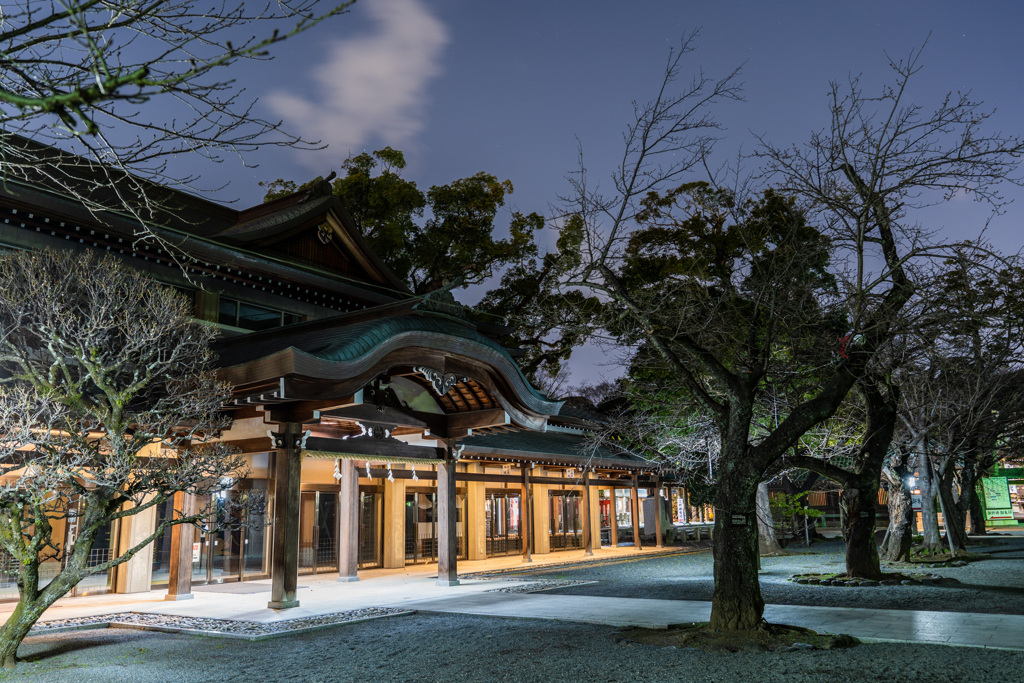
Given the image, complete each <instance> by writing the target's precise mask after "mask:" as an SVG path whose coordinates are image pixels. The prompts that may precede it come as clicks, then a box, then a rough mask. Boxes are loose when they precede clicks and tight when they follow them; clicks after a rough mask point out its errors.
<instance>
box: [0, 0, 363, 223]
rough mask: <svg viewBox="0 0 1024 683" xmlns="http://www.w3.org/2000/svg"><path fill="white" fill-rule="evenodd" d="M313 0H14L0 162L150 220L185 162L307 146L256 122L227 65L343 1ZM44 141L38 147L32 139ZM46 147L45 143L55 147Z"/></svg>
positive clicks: (3, 20)
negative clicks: (176, 161) (324, 1)
mask: <svg viewBox="0 0 1024 683" xmlns="http://www.w3.org/2000/svg"><path fill="white" fill-rule="evenodd" d="M317 4H318V3H317V2H316V0H276V1H275V0H261V1H260V2H224V1H223V0H203V1H201V2H193V1H192V0H154V1H152V2H135V1H134V0H72V1H70V2H58V1H57V0H44V1H40V0H20V1H18V2H5V3H4V5H3V11H2V14H0V60H2V64H3V68H2V69H0V122H2V125H0V161H2V164H3V178H4V180H6V181H10V180H15V181H27V182H30V183H33V182H45V184H46V185H47V186H48V187H51V188H53V189H56V190H57V191H60V192H63V193H66V194H68V195H70V196H71V197H74V198H75V199H76V200H77V201H79V202H82V203H84V204H85V205H86V206H87V207H88V208H89V209H90V210H92V211H93V212H94V213H99V212H102V211H117V212H121V213H124V212H127V213H128V214H129V215H131V216H133V217H134V218H136V219H137V220H138V221H139V222H140V226H139V234H140V236H147V237H152V233H151V232H148V231H147V229H146V227H145V224H146V223H148V222H150V221H156V222H159V221H160V219H161V218H162V217H164V216H165V214H164V213H162V212H165V211H173V210H174V209H175V208H176V207H175V206H166V205H164V204H166V202H167V201H168V197H169V195H168V193H166V192H165V191H161V188H160V186H161V185H177V186H179V187H182V186H183V187H186V188H191V189H197V187H196V184H195V181H196V180H197V176H196V175H195V170H194V165H190V167H189V169H188V170H185V169H184V168H183V167H181V166H180V165H178V166H173V167H172V165H171V164H170V163H169V162H170V161H171V160H172V159H173V158H174V157H175V156H177V155H181V154H188V155H190V157H191V158H206V159H208V160H210V161H213V162H219V161H222V160H223V159H224V158H225V156H226V155H238V156H244V155H245V154H246V153H247V152H251V151H253V150H255V149H256V148H258V147H261V146H265V145H284V146H293V147H316V144H315V143H313V144H311V143H309V142H307V141H303V140H301V139H300V138H297V137H294V136H292V135H290V134H288V133H287V132H285V131H284V130H283V128H282V126H281V123H280V122H275V121H270V120H266V119H263V118H260V117H259V116H258V115H257V114H256V113H255V110H254V104H255V102H254V100H252V99H251V98H249V96H248V95H247V94H246V93H245V92H244V89H243V88H242V87H240V86H239V85H238V83H237V82H236V80H235V79H234V78H233V76H232V75H231V74H232V71H231V69H230V67H232V66H234V65H236V64H237V63H239V62H241V61H245V60H264V59H268V58H269V54H268V52H267V49H268V48H270V47H271V46H273V45H275V44H276V43H279V42H281V41H283V40H285V39H287V38H289V37H293V36H295V35H297V34H299V33H302V32H304V31H307V30H309V29H310V28H312V27H314V26H315V25H317V24H318V23H320V22H321V21H323V20H324V19H326V18H328V17H331V16H334V15H337V14H340V13H342V12H344V11H345V9H346V8H347V7H348V6H349V5H351V2H343V3H342V4H340V5H337V6H334V7H332V8H330V9H327V10H326V11H324V10H323V9H318V8H317ZM40 143H43V144H40ZM44 145H53V146H55V147H57V148H59V149H60V150H63V151H64V152H66V153H64V154H61V153H60V152H58V151H55V150H53V149H48V148H47V147H45V146H44Z"/></svg>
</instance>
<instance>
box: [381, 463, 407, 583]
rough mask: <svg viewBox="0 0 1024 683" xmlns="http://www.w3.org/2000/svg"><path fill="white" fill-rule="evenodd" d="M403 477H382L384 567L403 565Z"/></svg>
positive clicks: (400, 566)
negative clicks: (390, 479)
mask: <svg viewBox="0 0 1024 683" xmlns="http://www.w3.org/2000/svg"><path fill="white" fill-rule="evenodd" d="M405 481H406V480H405V479H395V480H394V481H388V480H387V479H386V478H385V479H384V568H385V569H401V568H402V567H404V566H405Z"/></svg>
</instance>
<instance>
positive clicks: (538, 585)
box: [484, 579, 597, 593]
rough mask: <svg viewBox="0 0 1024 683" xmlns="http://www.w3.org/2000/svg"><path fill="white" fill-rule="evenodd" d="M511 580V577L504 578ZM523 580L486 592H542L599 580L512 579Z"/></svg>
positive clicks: (583, 584)
mask: <svg viewBox="0 0 1024 683" xmlns="http://www.w3.org/2000/svg"><path fill="white" fill-rule="evenodd" d="M490 580H495V581H501V580H503V579H490ZM504 580H505V581H509V580H510V579H504ZM512 580H515V581H521V582H522V583H520V584H519V585H517V586H505V587H504V588H492V589H490V590H487V591H484V592H485V593H540V592H541V591H548V590H553V589H555V588H566V587H568V586H585V585H587V584H589V583H597V581H585V580H583V579H538V580H531V579H512Z"/></svg>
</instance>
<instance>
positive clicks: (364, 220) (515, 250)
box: [265, 147, 588, 379]
mask: <svg viewBox="0 0 1024 683" xmlns="http://www.w3.org/2000/svg"><path fill="white" fill-rule="evenodd" d="M405 166H406V162H405V156H404V155H403V154H402V152H400V151H398V150H395V149H392V148H391V147H385V148H384V149H380V150H377V151H375V152H373V153H372V154H369V153H366V152H364V153H361V154H357V155H355V156H352V157H350V158H349V159H347V160H345V162H344V163H343V164H342V174H341V175H340V176H339V177H338V178H336V179H333V182H332V188H333V191H334V194H335V195H336V196H337V197H338V198H339V199H341V201H342V203H343V205H344V207H345V210H346V211H348V213H349V215H350V216H351V217H352V220H353V221H354V222H355V224H356V226H357V227H358V228H359V230H360V231H361V232H362V234H363V235H364V236H365V237H366V239H367V241H368V242H369V244H370V246H371V247H372V248H373V249H374V251H375V252H376V253H377V255H378V256H380V257H381V259H382V260H383V261H384V262H385V263H386V264H387V265H388V266H389V267H390V268H391V269H392V270H393V271H394V272H395V274H396V275H398V277H399V278H401V279H403V280H405V281H407V282H408V283H409V284H410V287H411V289H412V290H413V292H414V293H415V294H419V295H426V294H430V293H432V292H437V291H439V290H458V289H463V288H466V287H469V286H471V285H482V284H485V283H487V282H489V281H490V280H491V279H492V278H494V277H495V276H496V275H498V274H499V273H500V275H501V279H500V282H499V284H498V286H496V287H495V288H494V289H492V290H490V291H489V292H488V293H487V294H486V295H485V296H484V297H483V300H482V301H481V302H480V304H479V305H478V306H476V307H475V310H474V311H473V312H471V313H470V314H469V315H470V316H471V317H473V318H474V319H476V320H478V321H480V322H483V323H488V324H491V325H497V327H495V328H494V329H495V330H496V331H497V332H498V333H500V334H501V336H502V338H503V342H504V343H505V344H506V345H508V346H511V347H513V348H519V349H522V354H523V358H522V363H521V365H522V367H523V371H524V372H525V373H526V374H527V376H530V377H531V378H534V379H539V378H540V376H541V375H546V376H555V375H557V374H558V372H559V371H560V369H561V367H562V363H563V362H564V361H565V360H566V359H568V358H569V356H570V354H571V353H572V348H573V347H574V346H576V345H577V344H578V343H579V341H580V339H581V336H582V333H581V332H580V331H579V329H580V325H579V324H576V325H567V324H566V323H567V321H571V320H578V319H580V316H581V314H582V312H584V311H585V310H586V305H587V303H588V302H587V301H586V300H585V298H584V297H581V296H579V295H571V296H569V297H562V296H560V295H557V294H555V293H553V292H552V290H551V284H552V282H553V278H554V276H555V275H556V273H555V271H554V264H555V263H556V261H555V260H554V259H553V258H551V257H549V258H541V257H540V256H539V254H538V249H537V245H536V242H535V235H536V233H537V232H538V231H540V230H541V229H542V228H543V227H544V223H545V221H544V218H543V216H541V215H540V214H538V213H529V214H523V213H520V212H518V211H513V212H512V213H511V217H510V220H509V222H508V224H507V226H505V227H500V226H499V225H498V217H499V213H500V210H501V209H502V208H503V207H504V205H505V201H506V197H507V196H508V195H509V194H511V193H512V190H513V187H512V183H511V182H510V181H508V180H505V181H500V180H498V179H497V178H496V177H495V176H493V175H491V174H489V173H482V172H481V173H477V174H476V175H473V176H470V177H468V178H462V179H459V180H455V181H453V182H451V183H448V184H447V185H435V186H432V187H431V188H430V189H429V190H427V191H426V192H423V191H422V190H420V189H419V188H418V187H417V186H416V183H415V182H413V181H411V180H407V179H405V178H403V177H402V175H401V171H402V170H403V169H404V168H405ZM323 181H324V179H323V178H322V177H321V178H316V179H314V180H312V181H309V182H307V183H303V184H301V185H300V184H296V183H295V182H294V181H291V180H282V179H278V180H275V181H273V182H271V183H268V184H266V185H265V187H266V189H267V193H266V196H265V200H267V201H270V200H273V199H277V198H279V197H282V196H285V195H287V194H290V193H292V192H295V191H297V190H299V189H303V188H305V187H308V186H310V185H312V184H313V183H319V182H323ZM506 230H507V233H508V236H507V237H505V238H499V237H497V236H496V234H497V233H499V232H502V231H506ZM556 326H562V327H563V328H564V329H562V330H561V331H560V333H559V334H557V335H553V334H552V333H551V330H552V329H553V328H554V327H556Z"/></svg>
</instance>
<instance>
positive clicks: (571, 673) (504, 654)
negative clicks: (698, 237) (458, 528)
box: [0, 614, 1024, 683]
mask: <svg viewBox="0 0 1024 683" xmlns="http://www.w3.org/2000/svg"><path fill="white" fill-rule="evenodd" d="M618 634H619V632H618V630H617V629H614V628H611V627H604V626H588V625H583V624H573V623H569V622H556V621H543V620H532V619H500V618H487V617H476V616H463V615H444V614H417V615H413V616H407V617H391V618H387V619H379V620H376V621H370V622H362V623H358V624H348V625H345V626H338V627H336V628H332V629H329V630H327V631H322V632H318V633H315V634H308V635H303V636H295V637H289V638H279V639H276V640H270V641H265V642H260V643H244V642H238V641H233V640H220V639H214V638H201V637H196V636H182V635H169V634H162V633H151V632H139V631H122V630H100V631H78V632H74V633H64V634H51V635H47V636H33V637H31V638H29V639H28V641H26V645H25V646H24V647H23V648H22V651H21V654H22V656H24V657H29V658H34V659H35V661H31V662H27V663H23V664H21V665H19V668H18V669H17V670H16V671H15V672H14V673H13V674H9V675H6V676H5V675H3V674H0V680H15V681H21V680H31V681H112V682H118V681H145V682H147V683H148V682H157V681H175V682H177V683H185V682H190V681H245V682H247V683H251V682H252V681H260V682H261V683H262V682H270V681H293V680H294V681H447V682H457V681H638V680H644V681H716V682H719V681H729V680H733V681H747V680H751V681H769V682H771V681H814V682H815V683H820V682H821V681H828V682H829V683H838V682H841V681H903V680H910V681H928V682H929V683H936V682H941V681H956V682H957V683H964V682H965V681H992V682H993V683H997V682H998V683H1005V682H1006V681H1013V680H1020V672H1021V671H1024V652H1006V651H999V650H980V649H967V648H951V647H943V646H930V645H901V644H893V645H880V644H875V645H862V646H859V647H855V648H851V649H849V650H834V651H809V652H790V653H785V654H766V653H758V654H744V653H735V654H708V653H704V652H700V651H692V650H683V649H679V650H672V649H666V648H661V647H653V646H646V645H635V644H630V643H628V642H622V639H621V638H619V637H618Z"/></svg>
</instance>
